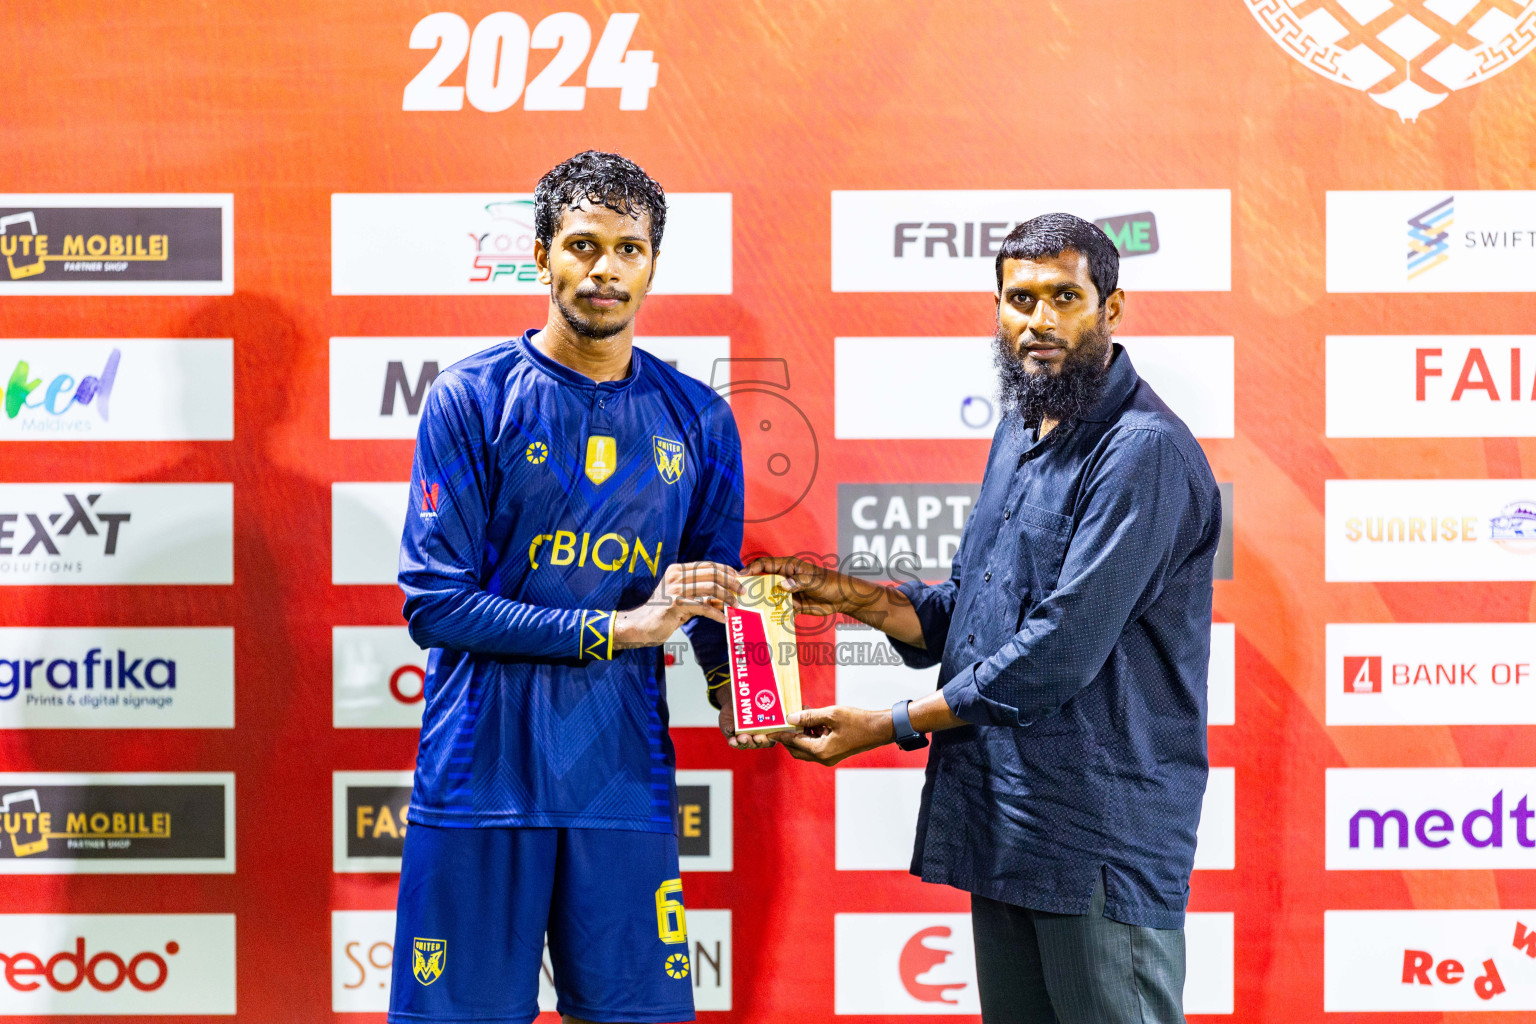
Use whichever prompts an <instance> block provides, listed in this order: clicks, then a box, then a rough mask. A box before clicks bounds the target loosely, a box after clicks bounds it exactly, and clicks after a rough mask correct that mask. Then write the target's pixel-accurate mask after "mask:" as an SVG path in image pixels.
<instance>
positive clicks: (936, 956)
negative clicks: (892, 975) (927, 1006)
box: [897, 925, 968, 1003]
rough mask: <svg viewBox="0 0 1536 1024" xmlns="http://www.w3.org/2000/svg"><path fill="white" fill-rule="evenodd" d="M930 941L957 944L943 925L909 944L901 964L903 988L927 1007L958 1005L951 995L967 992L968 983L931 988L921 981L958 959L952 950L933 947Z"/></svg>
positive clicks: (950, 983)
mask: <svg viewBox="0 0 1536 1024" xmlns="http://www.w3.org/2000/svg"><path fill="white" fill-rule="evenodd" d="M929 939H950V940H951V941H953V933H952V930H951V929H949V928H946V927H944V926H943V925H935V926H934V927H932V928H924V929H923V930H922V931H919V932H918V933H917V934H916V935H913V936H912V937H911V938H910V939H908V940H907V944H906V945H905V946H902V947H901V959H900V960H898V961H897V970H898V971H900V973H901V984H902V987H903V988H905V989H906V990H907V993H908V994H909V995H910V996H911V997H912V998H913V999H919V1000H921V1001H923V1002H925V1003H955V1002H958V1000H957V999H956V998H953V997H951V996H950V993H951V992H954V991H956V990H958V989H962V988H965V987H966V985H967V984H968V982H964V981H950V982H941V983H939V984H936V985H930V984H928V983H927V982H924V981H920V980H918V979H919V978H921V977H922V976H923V975H926V974H927V973H928V972H929V971H931V970H933V969H934V968H935V967H937V966H939V965H940V964H942V963H944V962H945V961H947V960H948V959H949V958H950V957H951V956H952V955H954V950H952V949H945V948H943V947H942V946H930V945H929V944H928V940H929Z"/></svg>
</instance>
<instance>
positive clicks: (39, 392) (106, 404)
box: [5, 348, 123, 431]
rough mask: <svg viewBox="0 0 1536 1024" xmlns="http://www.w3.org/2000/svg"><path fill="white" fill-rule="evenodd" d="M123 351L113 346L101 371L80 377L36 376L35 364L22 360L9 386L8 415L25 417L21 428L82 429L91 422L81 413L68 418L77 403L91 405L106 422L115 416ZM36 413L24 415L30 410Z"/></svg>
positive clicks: (12, 371)
mask: <svg viewBox="0 0 1536 1024" xmlns="http://www.w3.org/2000/svg"><path fill="white" fill-rule="evenodd" d="M122 358H123V354H122V352H121V351H120V350H119V349H115V348H114V349H113V350H112V351H111V353H110V354H109V355H108V356H107V361H106V365H105V366H103V367H102V369H101V372H100V373H96V374H86V375H84V376H82V377H80V378H79V379H76V378H75V377H74V376H73V375H72V374H68V373H60V374H55V375H54V376H52V377H50V378H47V384H46V385H45V384H44V379H45V378H44V377H41V376H39V377H36V378H34V377H33V376H32V366H31V364H30V363H28V362H27V361H26V360H24V359H23V360H20V361H18V362H17V363H16V366H15V368H14V369H13V370H11V376H10V379H9V380H8V381H6V385H5V417H6V419H9V420H14V419H16V418H17V417H22V421H21V427H22V429H23V430H28V431H62V430H71V429H74V430H78V429H81V428H83V427H84V426H85V425H86V424H87V423H88V422H89V421H88V420H82V418H81V417H80V416H79V415H78V414H77V415H76V416H74V417H69V418H68V419H66V418H65V417H66V414H67V413H68V412H69V411H70V410H71V409H73V408H74V407H75V406H77V405H78V406H80V407H81V408H82V409H83V408H85V407H87V406H89V407H91V408H92V409H94V410H95V413H96V415H97V416H100V417H101V419H102V421H103V422H106V421H108V420H110V419H111V418H112V404H111V403H112V388H113V386H114V385H115V384H116V383H117V367H118V363H120V362H121V361H122ZM29 411H30V412H33V413H35V415H30V416H24V415H23V414H25V413H27V412H29Z"/></svg>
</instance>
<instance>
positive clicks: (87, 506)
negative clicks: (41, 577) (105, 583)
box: [0, 494, 133, 555]
mask: <svg viewBox="0 0 1536 1024" xmlns="http://www.w3.org/2000/svg"><path fill="white" fill-rule="evenodd" d="M100 498H101V495H100V494H87V495H85V500H84V502H83V503H82V501H81V497H80V495H78V494H65V495H64V501H65V503H66V505H67V506H68V507H67V510H66V511H63V512H0V555H45V554H47V555H57V554H59V553H60V552H59V544H60V538H62V537H72V536H74V535H75V532H76V531H77V530H78V531H79V535H80V536H81V537H100V538H101V543H102V545H103V547H102V554H105V555H115V554H117V537H118V531H119V530H120V529H121V528H122V525H123V524H124V523H126V522H128V521H129V520H130V519H131V518H133V517H132V515H131V513H128V512H103V511H99V510H97V509H96V507H95V506H96V502H97V501H98V500H100ZM19 530H30V535H24V534H22V533H20V532H18V531H19ZM23 536H25V538H26V539H25V540H23V539H22V538H23ZM18 543H19V544H20V546H19V547H18V546H17V544H18Z"/></svg>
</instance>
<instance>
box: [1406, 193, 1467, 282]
mask: <svg viewBox="0 0 1536 1024" xmlns="http://www.w3.org/2000/svg"><path fill="white" fill-rule="evenodd" d="M1455 213H1456V197H1455V196H1447V197H1446V198H1444V199H1442V200H1440V202H1438V203H1436V204H1435V205H1434V206H1431V207H1430V208H1429V209H1427V210H1425V211H1423V212H1422V213H1416V214H1414V215H1413V216H1412V217H1409V218H1408V280H1410V281H1412V280H1413V279H1414V278H1416V277H1418V276H1419V275H1420V274H1427V273H1429V272H1430V271H1431V270H1434V269H1435V268H1436V267H1438V266H1440V265H1441V264H1442V263H1444V262H1446V261H1447V260H1449V259H1450V258H1451V256H1450V249H1451V243H1450V237H1451V231H1450V228H1451V225H1452V224H1454V223H1455Z"/></svg>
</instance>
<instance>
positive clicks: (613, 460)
mask: <svg viewBox="0 0 1536 1024" xmlns="http://www.w3.org/2000/svg"><path fill="white" fill-rule="evenodd" d="M618 468H619V445H618V442H617V441H616V440H614V439H613V438H611V437H604V436H602V435H600V434H593V435H592V436H591V437H589V438H587V479H588V480H591V481H592V482H593V483H594V484H601V483H602V482H603V481H604V480H607V479H608V478H609V477H611V476H613V472H614V470H616V469H618Z"/></svg>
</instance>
